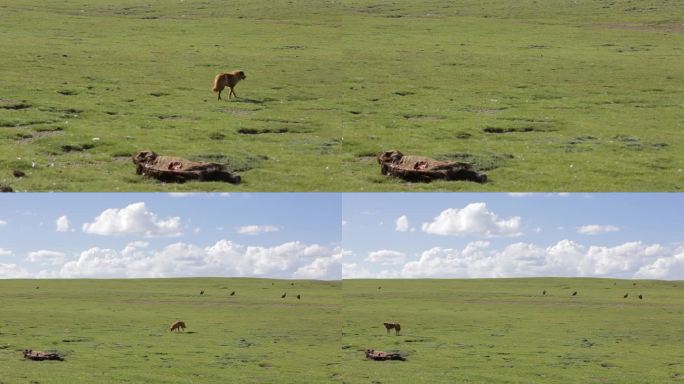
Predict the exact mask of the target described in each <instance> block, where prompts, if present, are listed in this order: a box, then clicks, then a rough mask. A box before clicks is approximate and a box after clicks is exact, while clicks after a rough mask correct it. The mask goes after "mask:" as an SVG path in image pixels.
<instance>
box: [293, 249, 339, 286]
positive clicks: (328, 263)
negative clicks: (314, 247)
mask: <svg viewBox="0 0 684 384" xmlns="http://www.w3.org/2000/svg"><path fill="white" fill-rule="evenodd" d="M344 254H345V252H344V251H343V250H342V249H341V248H336V249H335V252H334V253H333V254H332V255H331V256H322V257H317V258H315V259H314V260H313V261H312V262H311V263H310V264H307V265H304V266H301V267H299V268H298V269H297V270H296V271H295V273H294V277H296V278H298V279H316V280H321V279H324V280H339V279H341V278H342V257H343V255H344Z"/></svg>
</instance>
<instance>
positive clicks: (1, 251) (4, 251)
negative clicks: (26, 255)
mask: <svg viewBox="0 0 684 384" xmlns="http://www.w3.org/2000/svg"><path fill="white" fill-rule="evenodd" d="M12 254H13V253H12V251H10V250H7V249H4V248H0V257H2V256H12Z"/></svg>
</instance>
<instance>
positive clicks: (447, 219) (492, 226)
mask: <svg viewBox="0 0 684 384" xmlns="http://www.w3.org/2000/svg"><path fill="white" fill-rule="evenodd" d="M422 229H423V232H426V233H431V234H435V235H452V236H458V235H479V236H485V237H497V236H518V235H521V234H522V232H521V219H520V217H518V216H514V217H510V218H508V219H499V218H498V216H497V215H496V214H494V213H493V212H491V211H489V210H488V209H487V205H486V204H485V203H472V204H468V205H467V206H465V207H464V208H462V209H458V208H449V209H446V210H444V211H442V212H441V213H440V214H439V216H437V217H435V218H434V219H433V221H432V222H430V223H424V224H423V226H422Z"/></svg>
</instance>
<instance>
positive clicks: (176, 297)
mask: <svg viewBox="0 0 684 384" xmlns="http://www.w3.org/2000/svg"><path fill="white" fill-rule="evenodd" d="M291 283H294V285H291ZM36 287H39V288H36ZM201 290H204V294H203V295H200V291H201ZM233 291H235V295H234V296H231V293H232V292H233ZM284 292H286V293H287V297H286V298H284V299H281V298H280V296H281V295H282V293H284ZM297 294H300V295H301V300H298V299H297V298H296V296H297ZM0 302H2V316H1V317H0V336H1V337H0V360H1V361H2V373H0V376H1V377H0V382H2V383H5V384H13V383H65V384H66V383H143V382H144V383H218V382H224V383H229V382H230V383H323V382H329V381H330V380H332V379H333V378H335V377H337V376H338V375H339V372H340V365H339V360H340V357H339V350H340V349H339V344H340V332H339V331H340V328H339V325H340V321H341V320H340V317H339V311H340V284H339V282H323V281H304V280H295V281H290V280H287V281H285V280H268V279H220V278H198V279H155V280H149V279H148V280H0ZM175 320H183V321H185V322H186V324H187V329H186V330H185V333H176V332H173V333H171V332H169V329H168V328H169V325H170V324H171V322H173V321H175ZM27 348H28V349H33V350H42V351H48V350H52V351H57V352H59V353H60V354H61V355H62V356H64V358H65V360H64V361H63V362H59V361H48V362H34V361H29V360H24V359H23V357H22V355H21V351H22V350H23V349H27ZM303 372H305V373H306V374H303Z"/></svg>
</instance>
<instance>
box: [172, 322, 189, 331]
mask: <svg viewBox="0 0 684 384" xmlns="http://www.w3.org/2000/svg"><path fill="white" fill-rule="evenodd" d="M185 328H187V327H186V326H185V321H180V320H178V321H174V322H173V323H171V326H170V327H169V332H173V331H177V332H185Z"/></svg>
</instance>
